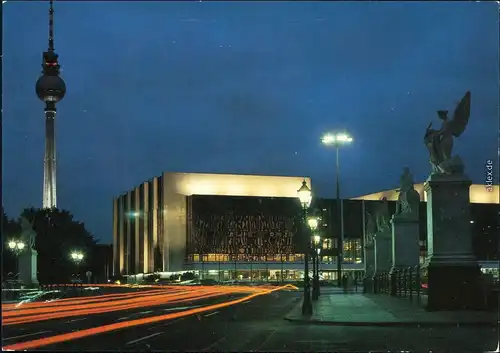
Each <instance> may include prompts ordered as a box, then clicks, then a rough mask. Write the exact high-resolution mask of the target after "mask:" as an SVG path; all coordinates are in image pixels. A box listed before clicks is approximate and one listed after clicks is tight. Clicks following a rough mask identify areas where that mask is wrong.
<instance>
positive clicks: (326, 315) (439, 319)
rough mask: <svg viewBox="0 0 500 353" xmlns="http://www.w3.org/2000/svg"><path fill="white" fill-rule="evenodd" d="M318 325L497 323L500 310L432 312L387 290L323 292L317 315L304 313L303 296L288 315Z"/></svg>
mask: <svg viewBox="0 0 500 353" xmlns="http://www.w3.org/2000/svg"><path fill="white" fill-rule="evenodd" d="M284 319H285V320H288V321H293V322H300V323H309V324H315V325H339V326H495V325H497V314H496V312H484V311H440V312H428V311H426V310H425V309H423V308H421V307H419V306H418V305H417V304H416V303H410V302H409V300H408V299H403V298H394V297H390V296H388V295H386V294H340V293H328V294H326V293H324V294H323V293H322V295H321V296H320V297H319V299H318V301H313V315H312V316H310V317H307V316H303V315H302V300H301V301H300V302H299V303H298V304H297V306H295V307H294V308H293V309H292V310H291V311H290V312H289V313H288V314H287V315H286V316H285V318H284Z"/></svg>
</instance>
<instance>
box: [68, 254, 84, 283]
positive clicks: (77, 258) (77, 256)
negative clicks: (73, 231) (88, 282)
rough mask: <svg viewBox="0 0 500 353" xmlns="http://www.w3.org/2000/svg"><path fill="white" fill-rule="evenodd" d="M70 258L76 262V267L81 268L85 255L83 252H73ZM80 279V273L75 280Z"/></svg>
mask: <svg viewBox="0 0 500 353" xmlns="http://www.w3.org/2000/svg"><path fill="white" fill-rule="evenodd" d="M70 257H71V260H73V261H74V262H75V264H76V266H77V267H79V266H80V264H81V263H82V261H83V258H84V257H85V256H84V255H83V253H82V252H81V251H73V252H71V254H70ZM79 271H80V269H78V272H79ZM79 277H80V273H78V275H77V278H75V280H77V279H79Z"/></svg>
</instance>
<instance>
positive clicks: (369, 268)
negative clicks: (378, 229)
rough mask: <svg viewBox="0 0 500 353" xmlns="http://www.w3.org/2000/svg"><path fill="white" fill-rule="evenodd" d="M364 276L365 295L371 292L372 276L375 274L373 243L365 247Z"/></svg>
mask: <svg viewBox="0 0 500 353" xmlns="http://www.w3.org/2000/svg"><path fill="white" fill-rule="evenodd" d="M364 255H365V256H364V257H365V261H364V262H365V276H364V291H365V292H366V293H372V292H373V281H372V279H373V275H374V274H375V246H374V243H373V242H370V243H368V244H366V245H365V254H364Z"/></svg>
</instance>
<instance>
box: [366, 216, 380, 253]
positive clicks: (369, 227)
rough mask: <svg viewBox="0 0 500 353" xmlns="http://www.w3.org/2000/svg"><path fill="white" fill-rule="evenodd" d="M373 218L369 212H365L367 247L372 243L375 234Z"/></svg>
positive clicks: (375, 228) (375, 227)
mask: <svg viewBox="0 0 500 353" xmlns="http://www.w3.org/2000/svg"><path fill="white" fill-rule="evenodd" d="M373 218H374V217H373V215H372V214H371V213H370V212H366V228H365V233H366V239H365V245H369V244H371V243H373V236H374V235H375V233H376V232H377V226H376V224H375V220H374V219H373Z"/></svg>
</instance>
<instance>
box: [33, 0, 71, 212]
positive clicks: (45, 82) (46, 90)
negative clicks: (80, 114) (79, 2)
mask: <svg viewBox="0 0 500 353" xmlns="http://www.w3.org/2000/svg"><path fill="white" fill-rule="evenodd" d="M58 58H59V56H58V55H57V54H56V52H55V50H54V8H53V2H52V0H51V1H50V7H49V44H48V48H47V51H45V52H44V53H43V57H42V75H41V76H40V78H39V79H38V81H37V82H36V86H35V89H36V94H37V96H38V98H40V100H42V101H43V102H45V157H44V160H43V201H42V207H43V208H52V207H57V184H56V143H55V118H56V103H57V102H59V101H60V100H61V99H63V98H64V95H65V94H66V84H65V83H64V81H63V79H62V78H61V77H59V72H60V71H59V69H60V65H59V62H58Z"/></svg>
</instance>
